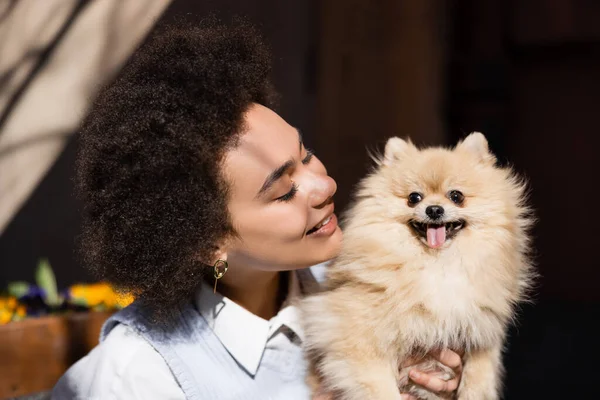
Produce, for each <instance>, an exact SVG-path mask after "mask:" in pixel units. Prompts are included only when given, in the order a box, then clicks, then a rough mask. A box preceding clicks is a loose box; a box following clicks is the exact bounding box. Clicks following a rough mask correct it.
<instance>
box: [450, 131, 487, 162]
mask: <svg viewBox="0 0 600 400" xmlns="http://www.w3.org/2000/svg"><path fill="white" fill-rule="evenodd" d="M456 148H457V149H458V150H463V151H466V152H469V153H471V154H472V155H474V156H475V157H477V159H478V160H479V161H482V162H491V163H495V162H496V157H494V155H493V154H492V153H490V150H489V148H488V141H487V139H486V138H485V136H483V134H482V133H481V132H473V133H471V134H470V135H469V136H467V137H466V138H465V139H464V140H463V141H461V142H459V143H458V146H456Z"/></svg>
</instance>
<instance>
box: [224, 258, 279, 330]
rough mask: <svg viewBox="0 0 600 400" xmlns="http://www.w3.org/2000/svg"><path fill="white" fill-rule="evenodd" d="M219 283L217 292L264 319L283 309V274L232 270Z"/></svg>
mask: <svg viewBox="0 0 600 400" xmlns="http://www.w3.org/2000/svg"><path fill="white" fill-rule="evenodd" d="M229 272H230V273H229V274H226V275H225V276H224V277H223V278H222V279H220V280H219V282H218V283H217V290H218V291H219V293H221V294H222V295H223V296H226V297H228V298H229V299H231V300H232V301H234V302H236V303H237V304H239V305H240V306H242V307H244V308H245V309H246V310H248V311H250V312H251V313H252V314H255V315H257V316H259V317H261V318H263V319H266V320H269V319H271V318H272V317H274V316H275V315H276V314H277V312H278V311H279V308H280V307H281V297H282V296H280V292H281V290H282V289H285V285H282V280H283V279H282V276H284V274H282V273H281V272H278V271H252V270H250V271H244V268H235V269H234V268H230V271H229Z"/></svg>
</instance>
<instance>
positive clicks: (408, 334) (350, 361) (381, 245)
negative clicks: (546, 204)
mask: <svg viewBox="0 0 600 400" xmlns="http://www.w3.org/2000/svg"><path fill="white" fill-rule="evenodd" d="M374 158H375V161H376V164H377V165H376V167H375V170H374V172H372V173H371V174H370V175H369V176H367V177H366V178H364V179H363V180H362V181H361V182H360V184H359V188H358V191H357V193H356V197H355V199H354V203H353V205H352V206H351V207H350V209H349V210H348V212H347V214H346V215H345V218H344V226H345V228H344V244H343V248H342V252H341V254H340V255H339V256H338V257H337V258H336V259H335V260H333V262H332V264H331V266H330V267H329V268H328V271H327V275H326V281H325V283H324V285H323V288H322V290H321V291H319V292H318V293H315V294H313V295H310V296H308V297H306V298H305V299H304V300H303V301H302V303H301V305H300V308H301V315H302V319H303V324H304V327H305V336H306V340H305V342H304V345H305V346H306V354H307V357H308V361H309V364H310V371H311V372H310V373H309V382H310V383H311V384H312V385H313V386H315V382H318V385H319V386H321V388H322V389H324V390H325V391H328V392H330V393H332V394H333V395H334V398H336V399H337V398H339V399H344V400H368V399H373V400H393V399H400V393H401V392H406V393H411V394H413V395H414V396H416V397H418V398H420V399H427V400H428V399H439V398H441V397H439V396H438V395H436V394H435V393H431V392H428V391H426V390H425V388H423V387H419V386H417V385H416V384H414V383H413V382H412V381H410V380H409V378H408V372H409V370H410V368H417V369H421V370H424V371H431V372H433V373H437V374H438V376H440V377H442V379H446V380H448V379H451V378H452V377H454V375H453V373H452V371H451V370H450V369H448V368H447V367H444V366H443V365H441V364H440V363H438V362H437V361H436V360H434V359H432V358H427V357H425V358H424V361H422V362H421V363H420V364H418V365H415V366H413V367H409V368H404V369H401V366H402V365H403V363H404V362H405V361H406V360H408V359H409V358H412V357H420V356H423V355H426V354H427V353H428V352H430V351H432V350H439V349H445V348H449V349H454V350H458V351H464V352H465V353H464V356H463V367H464V368H463V375H462V380H461V383H460V385H459V388H458V390H457V398H458V399H459V400H467V399H468V400H486V399H497V398H499V396H500V392H501V380H502V372H503V368H502V359H501V357H502V350H503V344H504V341H505V335H506V330H507V327H508V325H509V324H510V323H511V321H512V320H513V319H514V316H515V306H516V305H517V304H518V303H519V302H521V301H525V300H526V297H527V292H528V289H529V287H530V284H531V282H532V279H533V276H534V273H533V270H532V267H531V264H530V262H529V259H528V250H529V244H530V240H529V237H528V230H529V227H530V226H531V223H532V220H531V218H530V213H529V208H528V207H527V205H526V201H525V184H524V182H523V180H522V179H520V178H519V177H517V175H516V174H515V173H514V172H513V171H512V170H511V169H510V168H500V167H498V166H496V158H495V156H494V155H492V154H491V153H490V151H489V150H488V143H487V140H486V139H485V137H484V136H483V135H482V134H481V133H478V132H474V133H472V134H470V135H469V136H468V137H466V138H465V139H464V140H462V141H461V142H459V143H458V144H457V146H456V147H455V148H453V149H446V148H439V147H435V148H426V149H418V148H417V147H415V146H414V145H413V144H412V143H410V142H407V141H404V140H402V139H400V138H396V137H394V138H391V139H389V140H388V142H387V143H386V146H385V151H384V154H383V155H380V156H376V157H374Z"/></svg>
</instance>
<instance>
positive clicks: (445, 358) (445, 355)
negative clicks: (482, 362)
mask: <svg viewBox="0 0 600 400" xmlns="http://www.w3.org/2000/svg"><path fill="white" fill-rule="evenodd" d="M438 361H439V362H441V363H442V364H444V365H445V366H446V367H448V368H451V369H453V370H454V371H457V370H460V368H461V367H462V358H461V357H460V356H459V355H458V354H457V353H455V352H454V351H452V350H450V349H444V350H442V351H441V352H440V353H439V355H438Z"/></svg>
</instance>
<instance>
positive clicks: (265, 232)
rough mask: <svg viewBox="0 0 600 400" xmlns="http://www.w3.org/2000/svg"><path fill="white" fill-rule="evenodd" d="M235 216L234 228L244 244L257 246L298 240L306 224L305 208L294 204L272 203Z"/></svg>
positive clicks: (306, 213)
mask: <svg viewBox="0 0 600 400" xmlns="http://www.w3.org/2000/svg"><path fill="white" fill-rule="evenodd" d="M235 215H236V217H234V218H233V223H234V227H235V229H236V231H237V232H238V233H239V234H240V236H241V237H242V238H243V239H244V242H247V243H254V244H259V245H260V244H265V245H272V244H274V243H283V242H286V241H296V240H299V239H300V238H302V235H303V234H304V231H305V229H306V226H307V223H308V211H307V209H306V207H305V206H301V205H300V204H297V203H296V202H291V203H273V204H270V205H269V206H267V207H262V208H260V209H254V210H250V209H245V210H244V211H243V212H241V213H237V214H235Z"/></svg>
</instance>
